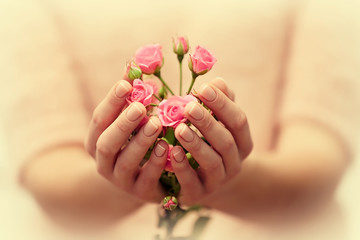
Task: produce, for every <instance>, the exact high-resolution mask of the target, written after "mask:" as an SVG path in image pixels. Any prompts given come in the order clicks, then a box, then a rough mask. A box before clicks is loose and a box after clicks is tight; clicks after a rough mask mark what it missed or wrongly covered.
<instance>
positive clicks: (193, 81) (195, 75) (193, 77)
mask: <svg viewBox="0 0 360 240" xmlns="http://www.w3.org/2000/svg"><path fill="white" fill-rule="evenodd" d="M198 76H199V75H197V74H196V73H194V72H193V73H192V80H191V84H190V87H189V90H188V91H187V92H186V94H189V93H190V92H191V89H192V87H193V86H194V83H195V80H196V78H197V77H198Z"/></svg>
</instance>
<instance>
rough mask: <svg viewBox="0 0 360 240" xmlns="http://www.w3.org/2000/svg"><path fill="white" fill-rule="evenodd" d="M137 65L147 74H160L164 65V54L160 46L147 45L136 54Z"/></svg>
mask: <svg viewBox="0 0 360 240" xmlns="http://www.w3.org/2000/svg"><path fill="white" fill-rule="evenodd" d="M135 63H136V64H137V65H138V66H139V67H140V69H141V71H142V72H143V73H145V74H153V73H155V72H159V71H160V68H161V67H162V65H163V54H162V51H161V46H160V45H159V44H153V45H146V46H144V47H141V48H139V49H138V50H137V51H136V53H135Z"/></svg>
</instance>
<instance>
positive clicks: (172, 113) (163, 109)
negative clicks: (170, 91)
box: [157, 95, 197, 128]
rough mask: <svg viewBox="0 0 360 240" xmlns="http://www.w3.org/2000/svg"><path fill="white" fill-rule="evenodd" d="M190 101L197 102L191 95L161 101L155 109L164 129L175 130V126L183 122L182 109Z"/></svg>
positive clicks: (184, 119)
mask: <svg viewBox="0 0 360 240" xmlns="http://www.w3.org/2000/svg"><path fill="white" fill-rule="evenodd" d="M192 101H197V99H196V98H195V97H194V96H192V95H186V96H184V97H180V96H171V97H169V98H168V99H164V100H162V101H161V102H160V104H159V106H158V107H157V114H158V116H159V119H160V122H161V124H162V125H163V126H164V127H173V128H176V127H177V125H179V124H180V123H182V122H185V121H186V118H185V116H184V109H185V106H186V104H187V103H189V102H192Z"/></svg>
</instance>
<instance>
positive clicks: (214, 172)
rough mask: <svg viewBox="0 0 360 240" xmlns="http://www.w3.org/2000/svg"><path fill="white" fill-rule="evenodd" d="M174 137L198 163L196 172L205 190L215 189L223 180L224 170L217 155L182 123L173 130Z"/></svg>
mask: <svg viewBox="0 0 360 240" xmlns="http://www.w3.org/2000/svg"><path fill="white" fill-rule="evenodd" d="M175 137H176V138H177V139H178V140H179V141H180V143H181V145H182V146H183V147H184V148H185V149H186V150H188V151H189V152H190V153H191V155H192V156H193V157H194V158H195V159H196V161H197V162H198V163H199V166H200V168H199V170H198V171H199V172H200V173H201V177H202V180H203V182H204V184H205V187H206V189H208V190H213V189H215V188H216V187H217V186H218V185H219V184H220V183H221V182H222V180H223V179H224V178H225V169H224V165H223V162H222V159H221V157H220V156H219V154H218V153H217V152H215V151H214V150H213V149H212V148H211V147H210V146H209V145H208V144H206V143H205V142H204V141H203V140H202V139H201V138H200V137H199V136H198V135H197V134H196V133H195V132H194V131H193V130H191V129H190V128H189V127H188V126H187V125H186V124H184V123H182V124H180V125H179V126H178V127H177V128H176V129H175Z"/></svg>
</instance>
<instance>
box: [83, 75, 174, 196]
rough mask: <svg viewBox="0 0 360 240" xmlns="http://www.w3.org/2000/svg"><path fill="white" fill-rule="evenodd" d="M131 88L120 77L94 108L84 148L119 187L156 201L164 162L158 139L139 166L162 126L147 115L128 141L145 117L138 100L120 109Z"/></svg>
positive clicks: (164, 152) (165, 147) (163, 147)
mask: <svg viewBox="0 0 360 240" xmlns="http://www.w3.org/2000/svg"><path fill="white" fill-rule="evenodd" d="M131 89H132V86H131V85H130V84H129V82H127V81H125V80H121V81H120V82H118V83H117V84H115V85H114V86H113V87H112V88H111V90H110V92H109V93H108V94H107V96H106V97H105V98H104V99H103V100H102V102H101V103H100V104H99V105H98V106H97V107H96V108H95V110H94V112H93V116H92V119H91V122H90V126H89V131H88V136H87V137H86V139H85V148H86V150H87V151H88V152H89V153H90V155H91V156H92V157H93V158H94V159H95V162H96V166H97V170H98V172H99V174H100V175H102V176H103V177H105V178H106V179H107V180H109V181H110V182H112V183H113V184H114V185H116V186H117V187H118V188H119V189H121V190H123V191H126V192H128V193H130V194H131V195H133V196H136V197H138V198H140V199H142V200H145V201H152V202H159V201H160V200H161V199H162V198H163V196H164V192H163V190H162V187H161V185H160V183H159V178H160V176H161V173H162V171H163V169H164V166H165V163H166V159H167V152H168V145H167V143H166V142H164V141H160V142H158V143H157V145H156V146H155V148H154V151H153V152H152V154H151V156H150V159H149V160H148V161H147V162H146V163H145V165H144V166H142V167H140V163H141V161H142V160H143V158H144V156H145V154H146V152H147V150H148V149H149V147H150V146H151V145H152V144H153V143H154V142H155V141H156V139H157V137H158V135H159V133H160V131H161V129H162V127H161V123H160V121H159V119H158V118H157V117H154V116H153V117H150V119H149V120H148V121H147V122H146V123H145V124H144V125H143V126H142V127H141V129H140V130H139V131H138V133H137V134H136V135H135V136H133V137H132V138H131V140H130V141H128V139H129V137H130V135H131V133H132V132H133V131H134V130H135V129H136V128H137V127H138V125H139V124H140V122H141V121H142V120H143V118H144V117H145V116H146V109H145V107H144V105H142V104H141V103H137V102H133V103H131V104H130V105H129V106H128V107H126V108H125V109H124V107H125V106H126V105H127V102H126V97H127V96H128V95H129V94H130V92H131Z"/></svg>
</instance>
